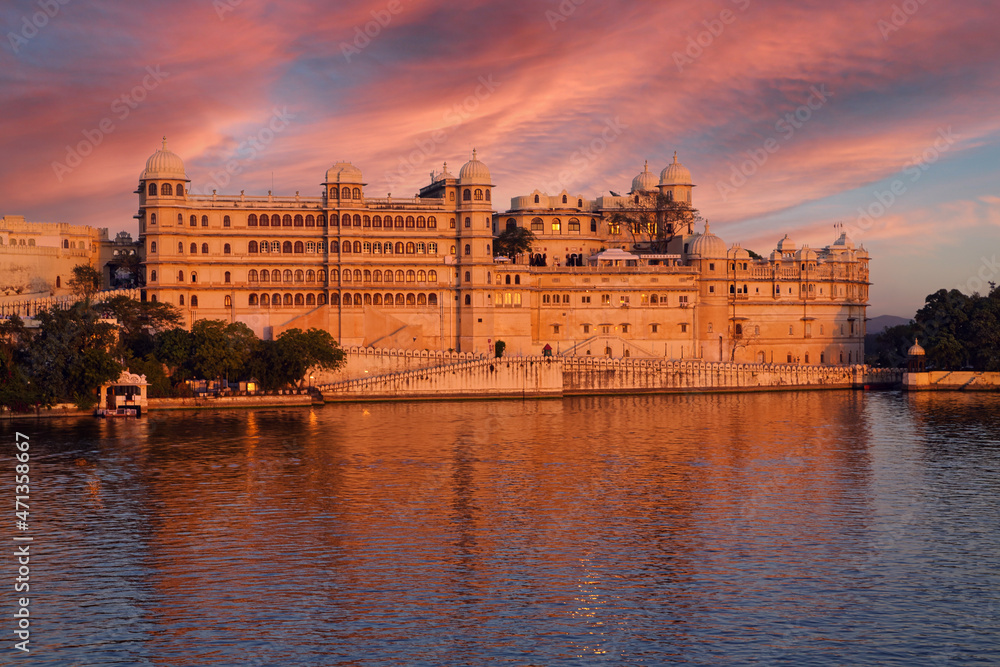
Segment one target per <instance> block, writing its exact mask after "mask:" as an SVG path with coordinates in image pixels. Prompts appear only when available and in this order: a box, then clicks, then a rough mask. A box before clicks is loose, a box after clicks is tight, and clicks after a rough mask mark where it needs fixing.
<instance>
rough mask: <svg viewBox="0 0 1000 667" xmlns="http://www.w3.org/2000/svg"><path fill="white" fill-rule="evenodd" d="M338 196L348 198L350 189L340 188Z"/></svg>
mask: <svg viewBox="0 0 1000 667" xmlns="http://www.w3.org/2000/svg"><path fill="white" fill-rule="evenodd" d="M340 198H341V199H350V198H351V189H350V188H342V189H341V190H340Z"/></svg>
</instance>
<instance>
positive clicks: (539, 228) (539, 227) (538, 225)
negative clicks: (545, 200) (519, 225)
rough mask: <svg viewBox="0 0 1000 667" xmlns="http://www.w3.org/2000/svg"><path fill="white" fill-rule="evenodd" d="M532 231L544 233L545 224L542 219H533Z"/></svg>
mask: <svg viewBox="0 0 1000 667" xmlns="http://www.w3.org/2000/svg"><path fill="white" fill-rule="evenodd" d="M531 231H533V232H544V231H545V223H544V222H542V219H541V218H532V220H531Z"/></svg>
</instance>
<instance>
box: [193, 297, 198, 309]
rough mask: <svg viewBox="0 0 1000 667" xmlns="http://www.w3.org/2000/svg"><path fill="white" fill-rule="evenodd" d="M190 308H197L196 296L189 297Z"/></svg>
mask: <svg viewBox="0 0 1000 667" xmlns="http://www.w3.org/2000/svg"><path fill="white" fill-rule="evenodd" d="M191 307H192V308H197V307H198V296H197V295H194V296H192V297H191Z"/></svg>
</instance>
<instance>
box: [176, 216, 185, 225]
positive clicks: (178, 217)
mask: <svg viewBox="0 0 1000 667" xmlns="http://www.w3.org/2000/svg"><path fill="white" fill-rule="evenodd" d="M183 224H184V216H183V215H181V214H180V213H178V214H177V226H178V227H180V226H182V225H183Z"/></svg>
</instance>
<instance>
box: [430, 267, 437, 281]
mask: <svg viewBox="0 0 1000 667" xmlns="http://www.w3.org/2000/svg"><path fill="white" fill-rule="evenodd" d="M437 279H438V274H437V271H434V270H433V269H432V270H430V271H428V272H427V282H430V283H436V282H437Z"/></svg>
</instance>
